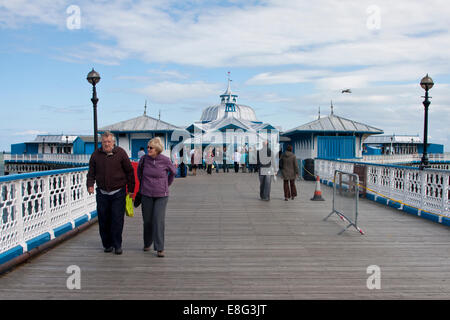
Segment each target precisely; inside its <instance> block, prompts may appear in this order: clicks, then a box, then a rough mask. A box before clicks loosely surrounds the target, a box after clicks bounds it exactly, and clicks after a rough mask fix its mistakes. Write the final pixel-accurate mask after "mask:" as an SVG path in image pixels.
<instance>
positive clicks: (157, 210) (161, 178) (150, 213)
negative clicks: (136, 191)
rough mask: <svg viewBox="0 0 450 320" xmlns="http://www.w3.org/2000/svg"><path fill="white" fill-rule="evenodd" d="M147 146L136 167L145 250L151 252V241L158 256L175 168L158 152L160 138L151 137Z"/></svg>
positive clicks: (160, 148)
mask: <svg viewBox="0 0 450 320" xmlns="http://www.w3.org/2000/svg"><path fill="white" fill-rule="evenodd" d="M147 149H148V154H147V155H145V156H143V157H142V158H141V160H140V161H139V165H138V170H137V176H138V179H139V182H140V192H141V195H142V217H143V219H144V251H150V246H151V245H152V243H153V249H154V250H155V251H157V255H158V257H164V255H165V254H164V227H165V216H166V207H167V202H168V200H169V186H170V185H171V184H172V182H173V180H174V178H175V175H176V170H175V167H174V166H173V164H172V162H171V161H170V159H169V158H168V157H166V156H164V155H162V154H161V152H162V151H163V149H164V147H163V145H162V142H161V139H160V138H159V137H156V138H154V139H152V140H150V141H149V142H148V146H147Z"/></svg>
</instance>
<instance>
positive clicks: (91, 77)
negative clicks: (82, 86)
mask: <svg viewBox="0 0 450 320" xmlns="http://www.w3.org/2000/svg"><path fill="white" fill-rule="evenodd" d="M86 79H87V81H88V82H89V83H90V84H92V99H91V101H92V105H93V108H94V151H95V150H97V148H98V137H97V102H98V99H97V90H96V89H95V85H96V84H97V83H99V81H100V74H99V73H98V72H97V71H95V70H94V68H92V71H91V72H89V73H88V75H87V78H86Z"/></svg>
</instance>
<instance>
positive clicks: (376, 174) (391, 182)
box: [314, 159, 450, 217]
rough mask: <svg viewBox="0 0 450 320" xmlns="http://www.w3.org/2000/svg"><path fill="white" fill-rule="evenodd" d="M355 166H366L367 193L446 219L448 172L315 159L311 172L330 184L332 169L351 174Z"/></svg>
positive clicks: (448, 212)
mask: <svg viewBox="0 0 450 320" xmlns="http://www.w3.org/2000/svg"><path fill="white" fill-rule="evenodd" d="M355 164H359V165H365V166H366V167H367V177H366V188H367V190H366V191H367V193H372V194H374V195H377V196H380V195H381V196H383V197H386V198H388V199H394V200H396V201H398V203H399V204H400V205H407V206H410V207H413V208H418V209H420V210H424V211H427V212H431V213H434V214H438V215H441V216H446V217H450V171H449V170H437V169H425V170H419V169H418V168H412V167H402V166H393V165H380V164H370V163H364V164H363V163H360V162H359V163H358V162H350V161H333V160H321V159H316V160H315V162H314V170H315V171H314V172H315V174H317V175H318V176H319V177H320V178H321V179H324V180H327V181H332V180H333V176H334V171H335V170H341V171H345V172H350V173H353V172H354V166H355Z"/></svg>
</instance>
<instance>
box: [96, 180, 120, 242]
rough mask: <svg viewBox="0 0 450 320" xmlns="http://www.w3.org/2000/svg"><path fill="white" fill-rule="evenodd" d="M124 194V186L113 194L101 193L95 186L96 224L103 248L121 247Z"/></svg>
mask: <svg viewBox="0 0 450 320" xmlns="http://www.w3.org/2000/svg"><path fill="white" fill-rule="evenodd" d="M125 196H126V192H125V188H123V189H122V190H120V191H119V192H117V193H115V194H113V195H106V194H103V193H102V192H101V191H100V190H99V189H98V188H97V196H96V198H97V215H98V226H99V230H100V237H101V239H102V244H103V247H104V248H110V247H114V248H116V249H118V248H122V231H123V224H124V216H125Z"/></svg>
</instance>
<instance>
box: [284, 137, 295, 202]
mask: <svg viewBox="0 0 450 320" xmlns="http://www.w3.org/2000/svg"><path fill="white" fill-rule="evenodd" d="M280 163H281V168H282V169H281V175H282V177H283V189H284V200H285V201H288V199H289V198H291V199H292V200H294V198H295V197H296V196H297V188H296V187H295V179H296V178H297V176H298V163H297V157H296V156H295V154H294V153H292V146H291V145H288V146H287V147H286V152H285V153H283V154H282V155H281V158H280Z"/></svg>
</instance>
